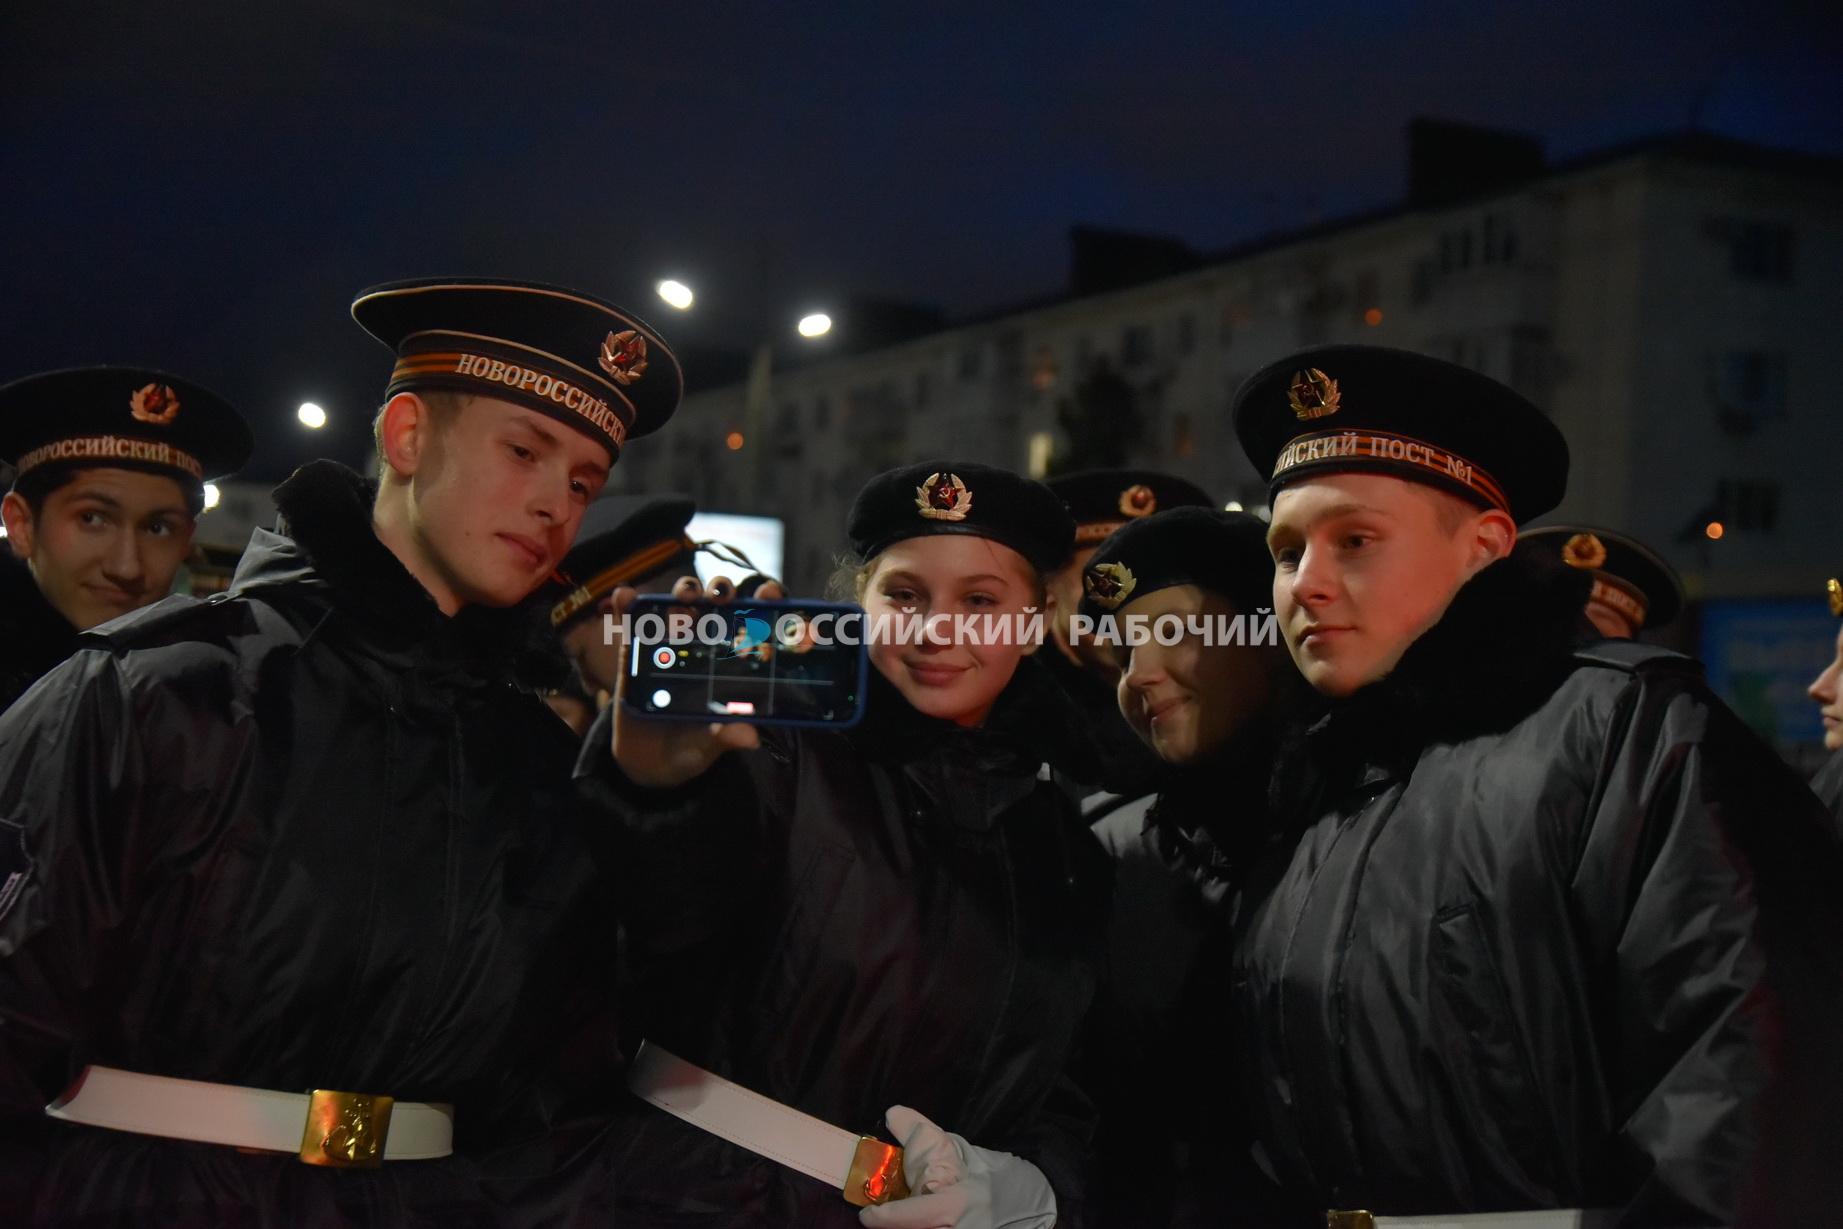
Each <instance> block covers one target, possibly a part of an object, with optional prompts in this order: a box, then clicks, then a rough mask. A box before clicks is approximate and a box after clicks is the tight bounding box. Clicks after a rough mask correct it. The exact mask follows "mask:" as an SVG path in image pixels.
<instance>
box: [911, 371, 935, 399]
mask: <svg viewBox="0 0 1843 1229" xmlns="http://www.w3.org/2000/svg"><path fill="white" fill-rule="evenodd" d="M933 399H934V373H933V372H931V371H918V372H916V373H915V404H916V406H917V407H920V406H925V405H927V404H928V403H929V402H930V401H932V400H933Z"/></svg>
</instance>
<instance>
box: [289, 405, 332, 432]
mask: <svg viewBox="0 0 1843 1229" xmlns="http://www.w3.org/2000/svg"><path fill="white" fill-rule="evenodd" d="M294 416H295V417H296V418H298V419H300V420H301V425H302V426H303V427H306V428H307V429H308V430H309V431H318V430H319V429H320V428H321V427H324V426H326V411H325V410H323V409H321V408H320V407H319V406H317V405H315V404H314V403H313V402H311V401H303V402H302V403H301V408H300V409H298V410H296V411H295V412H294Z"/></svg>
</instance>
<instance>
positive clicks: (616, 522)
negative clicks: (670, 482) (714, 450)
mask: <svg viewBox="0 0 1843 1229" xmlns="http://www.w3.org/2000/svg"><path fill="white" fill-rule="evenodd" d="M696 511H697V505H696V504H694V503H693V502H692V501H691V500H689V499H687V498H685V497H684V496H682V495H610V496H607V497H605V498H603V499H598V500H596V501H595V502H594V503H592V504H590V505H589V508H588V511H586V512H584V513H583V514H582V527H581V528H580V529H578V530H577V531H576V544H575V545H574V546H572V547H570V552H569V554H567V555H565V556H564V557H563V562H562V564H561V565H560V566H559V567H558V569H557V572H558V575H559V577H560V578H561V579H562V581H563V583H564V584H565V585H567V586H569V591H568V592H567V593H565V594H564V595H563V597H562V598H560V599H559V600H558V601H557V602H556V604H555V605H553V606H552V607H551V609H550V622H551V626H552V627H557V628H561V627H564V626H566V625H568V624H570V623H573V622H575V621H576V620H578V619H584V618H588V617H589V616H591V615H593V614H594V613H595V603H596V602H598V601H600V600H601V599H602V598H604V597H606V596H608V594H610V593H613V592H614V591H615V589H616V588H617V587H618V586H621V585H637V584H641V583H643V582H645V581H648V580H651V579H652V578H653V577H655V576H657V575H659V573H660V572H662V571H664V570H665V569H667V568H668V567H670V566H671V565H672V564H673V563H674V562H675V561H677V560H678V559H680V558H681V557H683V556H685V555H688V554H690V553H691V552H692V551H693V549H694V544H693V543H692V541H691V539H690V538H688V537H686V536H685V526H686V525H687V524H689V523H690V521H691V516H692V514H693V513H695V512H696Z"/></svg>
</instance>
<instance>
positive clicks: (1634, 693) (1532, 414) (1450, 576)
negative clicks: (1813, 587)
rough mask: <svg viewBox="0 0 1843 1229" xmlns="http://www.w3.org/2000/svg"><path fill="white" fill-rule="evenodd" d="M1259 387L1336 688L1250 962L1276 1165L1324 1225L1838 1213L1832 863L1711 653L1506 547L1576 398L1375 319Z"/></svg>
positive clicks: (1295, 642) (1563, 570)
mask: <svg viewBox="0 0 1843 1229" xmlns="http://www.w3.org/2000/svg"><path fill="white" fill-rule="evenodd" d="M1235 420H1236V429H1237V432H1238V434H1239V435H1240V438H1241V441H1242V444H1243V447H1244V448H1245V449H1246V451H1247V454H1248V457H1249V459H1250V460H1251V461H1252V462H1253V463H1254V465H1255V467H1256V469H1257V470H1258V471H1259V472H1261V473H1264V474H1268V475H1270V476H1271V479H1272V486H1273V521H1272V524H1271V526H1270V528H1269V531H1268V543H1269V546H1270V548H1271V551H1272V554H1273V558H1274V561H1275V566H1276V569H1277V570H1276V575H1275V578H1274V612H1275V616H1276V617H1277V618H1278V619H1279V621H1280V628H1281V634H1282V636H1283V637H1284V638H1285V640H1286V643H1287V647H1288V649H1289V650H1290V652H1291V654H1292V656H1293V659H1294V661H1295V663H1296V664H1297V665H1298V667H1299V670H1300V672H1301V673H1302V674H1303V675H1304V676H1305V679H1306V681H1307V682H1308V683H1309V684H1310V685H1311V686H1312V688H1313V689H1314V690H1315V691H1316V692H1317V693H1318V696H1319V698H1320V700H1321V703H1322V712H1321V713H1320V714H1319V715H1318V716H1317V717H1316V719H1315V720H1313V721H1311V722H1310V723H1309V724H1306V725H1304V726H1303V728H1302V729H1301V730H1299V731H1298V732H1297V734H1296V735H1295V736H1294V737H1295V739H1296V741H1297V743H1298V744H1299V745H1298V750H1297V752H1296V753H1295V754H1293V755H1291V756H1288V757H1285V758H1284V759H1283V762H1282V763H1281V765H1280V767H1279V778H1278V782H1277V788H1276V794H1277V796H1278V798H1279V813H1278V814H1277V815H1276V817H1275V822H1274V823H1273V824H1272V825H1271V827H1270V838H1271V843H1270V844H1269V846H1268V847H1267V848H1266V850H1265V851H1264V852H1263V853H1262V854H1261V855H1260V856H1259V857H1257V859H1256V860H1255V862H1254V864H1253V865H1252V867H1251V869H1250V871H1249V873H1248V877H1247V881H1246V883H1247V886H1246V888H1245V899H1244V900H1243V902H1242V904H1241V907H1240V910H1239V914H1238V917H1237V923H1236V936H1235V939H1236V943H1235V952H1234V956H1233V960H1232V968H1231V970H1230V971H1229V974H1230V975H1229V981H1230V992H1231V997H1232V1001H1233V1008H1232V1013H1231V1014H1232V1019H1233V1022H1234V1033H1235V1035H1234V1038H1233V1041H1232V1042H1231V1043H1230V1044H1227V1045H1226V1046H1225V1049H1224V1053H1225V1054H1226V1055H1227V1056H1228V1060H1229V1061H1231V1062H1234V1063H1237V1064H1239V1066H1240V1067H1241V1069H1242V1074H1243V1087H1244V1089H1245V1102H1244V1105H1243V1106H1242V1107H1241V1108H1242V1110H1243V1111H1244V1112H1246V1113H1247V1114H1248V1115H1249V1116H1250V1119H1251V1122H1252V1124H1253V1126H1252V1129H1253V1134H1254V1136H1255V1140H1256V1142H1257V1144H1258V1156H1259V1157H1260V1159H1261V1161H1262V1162H1263V1164H1265V1165H1266V1166H1267V1167H1269V1168H1270V1169H1271V1171H1272V1172H1273V1173H1274V1174H1275V1175H1276V1176H1277V1177H1278V1178H1279V1179H1280V1181H1281V1182H1282V1183H1283V1184H1284V1185H1285V1186H1286V1187H1287V1188H1288V1189H1289V1190H1291V1191H1292V1192H1293V1193H1294V1194H1295V1195H1296V1196H1297V1197H1298V1198H1299V1199H1300V1200H1301V1201H1302V1202H1303V1203H1305V1204H1306V1205H1307V1206H1308V1207H1310V1208H1315V1209H1318V1210H1320V1211H1322V1210H1326V1209H1329V1210H1332V1211H1333V1212H1334V1213H1335V1215H1334V1217H1333V1221H1332V1223H1333V1224H1336V1225H1351V1226H1354V1225H1363V1224H1367V1223H1368V1220H1369V1216H1370V1214H1371V1213H1374V1214H1376V1215H1377V1216H1382V1215H1385V1214H1386V1215H1393V1216H1400V1217H1404V1218H1406V1219H1405V1220H1404V1221H1400V1222H1388V1223H1397V1224H1406V1225H1414V1224H1422V1223H1435V1222H1436V1221H1437V1223H1439V1224H1442V1225H1447V1224H1459V1225H1464V1224H1467V1223H1468V1218H1467V1215H1466V1214H1471V1213H1486V1212H1508V1211H1521V1210H1532V1209H1555V1210H1559V1211H1558V1212H1557V1214H1556V1215H1555V1216H1552V1217H1550V1218H1547V1219H1541V1218H1537V1219H1531V1220H1529V1221H1527V1222H1517V1223H1520V1224H1522V1223H1527V1224H1528V1225H1530V1226H1532V1227H1534V1226H1539V1225H1549V1224H1554V1225H1562V1224H1578V1223H1582V1222H1581V1221H1579V1220H1578V1219H1575V1218H1574V1217H1575V1213H1577V1212H1580V1211H1582V1210H1587V1211H1595V1210H1600V1211H1606V1210H1610V1212H1611V1213H1616V1214H1618V1215H1621V1216H1622V1217H1623V1219H1622V1220H1620V1222H1619V1223H1623V1224H1643V1225H1693V1224H1730V1223H1734V1222H1735V1221H1737V1220H1739V1221H1741V1222H1743V1223H1772V1224H1779V1223H1815V1222H1814V1221H1813V1220H1799V1219H1798V1218H1800V1217H1807V1218H1817V1219H1822V1218H1823V1216H1826V1215H1830V1214H1833V1213H1834V1209H1835V1207H1836V1206H1837V1205H1836V1203H1835V1197H1836V1193H1837V1192H1836V1183H1837V1180H1838V1173H1837V1171H1838V1169H1839V1167H1838V1166H1836V1165H1835V1163H1834V1157H1831V1158H1824V1157H1822V1156H1821V1152H1822V1149H1821V1148H1817V1147H1814V1146H1813V1143H1812V1139H1813V1138H1814V1137H1815V1136H1816V1135H1824V1136H1825V1137H1826V1138H1828V1137H1831V1136H1833V1135H1834V1125H1835V1114H1836V1106H1837V1105H1838V1104H1839V1103H1843V1092H1840V1091H1839V1063H1838V1057H1837V1055H1838V1047H1837V1045H1836V1034H1835V1021H1836V1019H1837V1018H1838V1012H1839V1008H1840V1006H1843V1003H1840V999H1843V996H1840V995H1839V988H1840V987H1843V975H1840V974H1839V971H1838V970H1839V966H1838V961H1837V957H1836V955H1835V952H1834V938H1833V937H1834V936H1835V935H1836V934H1839V933H1843V920H1840V919H1839V914H1838V910H1837V904H1836V893H1835V886H1836V883H1837V882H1838V881H1839V880H1838V876H1839V875H1840V874H1843V868H1840V867H1839V866H1838V865H1837V863H1838V859H1837V856H1836V851H1835V850H1834V848H1832V847H1831V846H1830V844H1829V842H1828V838H1827V836H1826V833H1825V832H1824V830H1823V821H1822V817H1821V816H1820V815H1819V814H1818V813H1817V808H1816V806H1815V804H1814V802H1813V801H1812V800H1811V799H1810V797H1809V794H1808V792H1807V791H1806V790H1805V789H1804V788H1803V786H1802V785H1801V784H1800V783H1799V782H1797V781H1796V780H1794V779H1793V778H1792V777H1791V776H1790V775H1789V773H1788V772H1787V771H1786V769H1785V768H1784V767H1783V765H1781V764H1780V763H1779V762H1778V761H1777V759H1776V758H1775V757H1774V756H1773V755H1772V754H1771V752H1770V751H1769V750H1767V748H1766V747H1765V746H1764V745H1762V744H1761V743H1760V742H1759V741H1758V740H1757V739H1755V738H1754V737H1753V736H1752V735H1751V734H1750V733H1749V732H1748V731H1747V730H1746V729H1745V728H1744V727H1743V726H1742V725H1741V724H1740V722H1739V721H1738V720H1737V719H1736V718H1735V717H1734V715H1733V714H1732V713H1730V712H1729V711H1728V709H1726V708H1725V707H1724V706H1723V705H1722V704H1721V703H1720V702H1719V701H1718V700H1716V699H1715V698H1714V696H1713V695H1711V694H1710V692H1709V691H1708V689H1707V687H1706V686H1705V685H1704V684H1703V681H1702V678H1701V671H1700V669H1699V668H1698V667H1697V665H1696V663H1695V662H1693V661H1691V660H1689V659H1687V658H1683V657H1680V656H1677V655H1676V654H1673V653H1669V652H1667V651H1664V650H1661V649H1655V648H1650V647H1646V646H1642V645H1637V644H1632V643H1629V642H1620V641H1603V642H1596V643H1593V644H1591V645H1588V646H1585V647H1579V646H1578V632H1579V628H1580V619H1581V610H1582V606H1583V604H1584V601H1585V597H1586V590H1587V587H1588V583H1589V577H1588V576H1587V574H1586V572H1584V571H1581V570H1579V569H1574V568H1568V567H1565V566H1561V565H1559V564H1545V563H1544V562H1543V561H1542V560H1540V559H1539V558H1536V557H1534V556H1530V555H1521V556H1518V557H1516V558H1508V556H1510V555H1511V551H1512V547H1513V546H1514V544H1515V542H1516V537H1517V531H1518V530H1517V527H1518V526H1519V525H1520V524H1522V523H1523V522H1525V521H1527V520H1529V519H1530V518H1532V517H1535V516H1538V515H1540V514H1542V513H1544V512H1546V511H1548V510H1549V509H1550V508H1552V507H1553V506H1554V505H1555V504H1556V503H1557V502H1559V500H1560V499H1561V496H1562V492H1563V490H1564V487H1565V484H1566V480H1567V467H1568V451H1567V446H1566V444H1565V443H1564V441H1563V439H1562V437H1561V434H1560V432H1559V431H1557V430H1556V428H1555V427H1554V425H1553V424H1552V423H1551V422H1550V421H1549V420H1548V418H1547V417H1546V416H1545V415H1544V414H1543V413H1542V412H1541V411H1540V410H1538V409H1537V408H1536V407H1535V406H1533V405H1531V404H1530V403H1529V402H1527V401H1525V400H1524V399H1523V398H1522V397H1520V396H1518V395H1517V394H1516V393H1514V392H1512V391H1511V390H1510V389H1508V388H1505V387H1504V386H1502V385H1500V384H1497V383H1496V382H1494V381H1492V380H1489V379H1487V378H1485V377H1484V376H1481V375H1478V374H1476V373H1474V372H1471V371H1468V370H1465V369H1463V368H1460V367H1457V366H1454V365H1452V364H1449V363H1445V362H1441V361H1439V360H1436V359H1432V358H1427V357H1424V356H1421V355H1417V354H1409V353H1405V352H1401V351H1392V350H1382V349H1376V348H1370V347H1356V346H1347V347H1329V348H1324V349H1319V350H1312V351H1307V352H1305V353H1302V354H1297V355H1293V356H1291V357H1289V358H1286V359H1283V360H1281V361H1280V362H1277V363H1275V364H1273V365H1272V366H1270V367H1268V368H1266V369H1265V370H1263V371H1261V372H1259V373H1257V374H1256V375H1255V376H1253V377H1252V378H1251V379H1250V380H1249V381H1248V382H1247V383H1246V384H1245V385H1244V386H1243V387H1242V389H1241V390H1240V391H1239V392H1238V394H1237V395H1236V399H1235ZM1826 1123H1827V1124H1829V1125H1828V1126H1827V1127H1826V1126H1824V1125H1823V1124H1826ZM1422 1217H1432V1218H1434V1219H1433V1220H1427V1221H1423V1220H1422V1219H1421V1218H1422ZM1377 1223H1385V1222H1382V1221H1378V1222H1377ZM1477 1223H1484V1222H1482V1221H1481V1222H1477ZM1492 1223H1497V1222H1492Z"/></svg>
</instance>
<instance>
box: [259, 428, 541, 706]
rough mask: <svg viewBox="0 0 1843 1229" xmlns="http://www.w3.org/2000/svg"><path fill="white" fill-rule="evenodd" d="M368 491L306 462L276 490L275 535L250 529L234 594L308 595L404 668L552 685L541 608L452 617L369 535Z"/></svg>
mask: <svg viewBox="0 0 1843 1229" xmlns="http://www.w3.org/2000/svg"><path fill="white" fill-rule="evenodd" d="M376 496H377V487H376V484H375V483H372V482H370V481H368V480H366V479H365V478H363V477H361V476H360V475H358V474H357V473H355V472H353V471H352V470H350V469H347V468H346V467H345V466H343V465H340V464H338V463H336V462H333V461H311V462H309V463H308V464H306V465H303V466H302V467H301V468H300V469H298V470H296V471H295V472H294V474H293V475H292V476H291V477H290V478H289V479H288V480H287V481H286V482H284V483H282V485H281V486H279V487H277V488H276V489H275V505H276V507H277V508H278V509H279V510H280V512H281V519H280V521H279V523H278V524H277V526H276V533H274V534H263V533H259V534H257V535H256V538H255V539H254V540H253V541H252V542H251V545H250V550H249V552H248V553H246V555H245V557H244V561H243V564H242V565H241V566H240V567H239V568H238V570H237V577H236V581H235V582H234V584H233V591H234V592H240V593H241V592H250V591H256V590H261V589H265V588H266V589H273V588H276V587H281V586H286V587H292V588H295V589H297V590H298V591H305V592H309V593H314V594H317V595H318V596H319V598H320V600H322V601H323V602H324V603H325V604H326V605H327V606H329V607H330V608H331V610H332V611H333V612H334V613H335V614H336V615H338V616H339V617H340V618H341V620H342V621H343V622H345V623H346V624H347V625H348V626H350V627H352V628H353V630H354V631H356V633H357V638H358V639H359V640H360V641H361V642H362V643H363V644H364V645H365V647H366V648H367V649H368V650H370V651H371V652H373V653H374V654H375V655H377V656H380V657H383V658H385V659H387V660H395V661H397V662H399V663H400V664H404V665H420V666H430V665H436V664H438V663H439V664H445V665H448V666H450V667H455V668H458V671H459V672H460V673H464V674H467V675H471V676H473V677H475V678H476V679H477V680H478V681H481V682H494V681H496V682H513V683H516V684H518V685H521V686H525V687H528V688H536V687H542V686H548V685H551V684H552V682H553V681H554V680H553V679H552V677H551V671H552V669H553V665H552V663H554V661H555V660H556V658H555V654H554V653H552V654H550V655H548V656H546V655H545V654H544V653H543V652H542V650H543V648H544V647H546V646H545V638H546V637H547V636H548V635H549V631H550V629H549V624H548V620H547V619H544V618H541V617H540V616H541V615H543V614H544V613H545V612H544V611H542V610H539V609H538V608H537V606H536V605H535V604H533V603H530V602H526V603H523V604H521V605H519V606H514V607H510V608H508V609H503V610H500V609H492V608H488V607H479V606H467V607H464V608H462V609H461V610H460V611H459V612H458V613H456V614H455V615H454V616H453V617H452V618H450V617H448V616H446V615H444V614H442V612H441V608H440V607H439V606H437V605H436V604H435V599H434V598H433V597H431V596H430V595H429V592H428V590H426V589H424V588H423V587H422V584H421V583H420V582H419V581H417V580H416V578H415V577H413V576H411V575H410V573H409V571H408V569H406V568H405V567H404V566H403V564H402V563H401V562H400V561H399V560H398V559H397V557H396V556H395V555H394V554H392V553H391V551H390V549H389V548H388V547H386V546H385V545H384V543H383V542H381V541H380V540H379V539H378V536H377V533H376V531H375V529H374V528H373V526H372V519H371V509H372V504H373V502H374V501H375V499H376Z"/></svg>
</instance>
